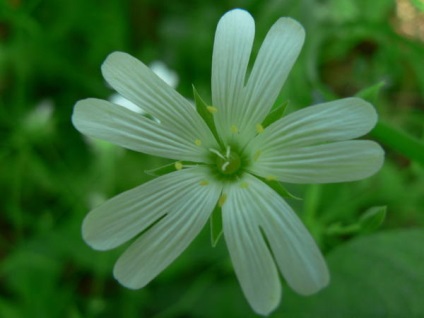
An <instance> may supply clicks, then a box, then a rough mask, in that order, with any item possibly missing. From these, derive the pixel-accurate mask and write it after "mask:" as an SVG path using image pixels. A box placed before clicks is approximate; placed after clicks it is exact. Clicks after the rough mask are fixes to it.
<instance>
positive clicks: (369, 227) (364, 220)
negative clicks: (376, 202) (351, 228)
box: [359, 206, 387, 233]
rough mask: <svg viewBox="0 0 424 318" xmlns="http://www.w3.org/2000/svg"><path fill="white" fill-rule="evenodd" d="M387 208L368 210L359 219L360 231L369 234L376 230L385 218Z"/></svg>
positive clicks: (380, 207) (377, 207)
mask: <svg viewBox="0 0 424 318" xmlns="http://www.w3.org/2000/svg"><path fill="white" fill-rule="evenodd" d="M386 212H387V207H386V206H376V207H372V208H370V209H368V210H367V211H366V212H365V213H364V214H363V215H362V216H361V218H360V220H359V224H360V226H361V231H362V232H364V233H370V232H374V231H375V230H377V229H378V228H379V227H380V226H381V224H383V221H384V219H385V218H386Z"/></svg>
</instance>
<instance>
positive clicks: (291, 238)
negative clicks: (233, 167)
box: [237, 174, 329, 295]
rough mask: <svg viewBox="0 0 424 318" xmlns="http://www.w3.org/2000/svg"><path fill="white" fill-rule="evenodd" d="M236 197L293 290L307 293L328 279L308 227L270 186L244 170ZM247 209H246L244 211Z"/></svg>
mask: <svg viewBox="0 0 424 318" xmlns="http://www.w3.org/2000/svg"><path fill="white" fill-rule="evenodd" d="M243 183H244V187H243V188H241V189H239V190H238V194H237V196H238V198H239V200H240V201H241V202H244V211H242V212H244V213H249V214H250V215H254V219H255V220H256V222H257V225H256V226H260V227H261V228H262V229H263V232H264V234H265V236H266V238H267V239H268V242H269V244H270V247H271V250H272V253H273V255H274V257H275V260H276V261H277V264H278V267H279V269H280V271H281V273H282V274H283V276H284V278H285V279H286V281H287V283H288V284H289V285H290V287H292V288H293V289H294V290H295V291H296V292H298V293H300V294H304V295H309V294H312V293H315V292H317V291H319V290H320V289H321V288H323V287H325V286H326V285H327V284H328V282H329V273H328V269H327V265H326V263H325V260H324V258H323V257H322V255H321V252H320V250H319V248H318V247H317V245H316V244H315V242H314V240H313V238H312V236H311V235H310V234H309V232H308V230H307V229H306V228H305V226H304V225H303V224H302V222H301V221H300V220H299V218H298V217H297V215H296V214H295V213H294V212H293V210H292V209H291V208H290V206H289V205H288V204H287V203H286V202H285V201H284V200H283V199H282V198H281V197H280V196H279V195H278V194H277V193H276V192H275V191H273V190H272V189H271V188H269V187H268V186H267V185H266V184H265V183H263V182H262V181H260V180H258V179H257V178H255V177H253V176H251V175H248V174H246V175H245V178H244V180H243ZM247 211H249V212H247Z"/></svg>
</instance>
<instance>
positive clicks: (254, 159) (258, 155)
mask: <svg viewBox="0 0 424 318" xmlns="http://www.w3.org/2000/svg"><path fill="white" fill-rule="evenodd" d="M261 154H262V151H260V150H258V151H256V152H255V154H254V155H253V161H258V159H259V157H260V156H261Z"/></svg>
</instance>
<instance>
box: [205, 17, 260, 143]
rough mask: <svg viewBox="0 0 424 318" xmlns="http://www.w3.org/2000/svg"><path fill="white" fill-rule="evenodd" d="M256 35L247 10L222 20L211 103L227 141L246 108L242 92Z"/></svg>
mask: <svg viewBox="0 0 424 318" xmlns="http://www.w3.org/2000/svg"><path fill="white" fill-rule="evenodd" d="M254 36H255V22H254V20H253V18H252V16H251V15H250V14H249V13H248V12H247V11H244V10H240V9H235V10H232V11H229V12H227V13H226V14H225V15H224V16H223V17H222V18H221V20H220V21H219V23H218V27H217V30H216V33H215V42H214V47H213V56H212V104H213V106H214V107H216V108H217V109H218V111H217V112H216V114H214V116H215V122H216V126H217V129H218V131H219V132H221V134H222V138H224V140H227V139H228V135H229V134H231V126H232V125H238V124H239V123H238V122H236V121H235V117H237V116H239V114H238V112H240V111H241V110H242V108H243V105H242V104H241V103H242V100H243V98H242V96H241V94H242V89H243V86H244V79H245V75H246V70H247V65H248V63H249V58H250V53H251V50H252V44H253V39H254Z"/></svg>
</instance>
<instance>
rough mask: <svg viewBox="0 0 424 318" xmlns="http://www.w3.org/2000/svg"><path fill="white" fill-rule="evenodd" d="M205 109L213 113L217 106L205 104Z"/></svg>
mask: <svg viewBox="0 0 424 318" xmlns="http://www.w3.org/2000/svg"><path fill="white" fill-rule="evenodd" d="M206 109H207V110H208V112H210V113H211V114H215V113H216V112H217V111H218V108H216V107H213V106H206Z"/></svg>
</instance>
